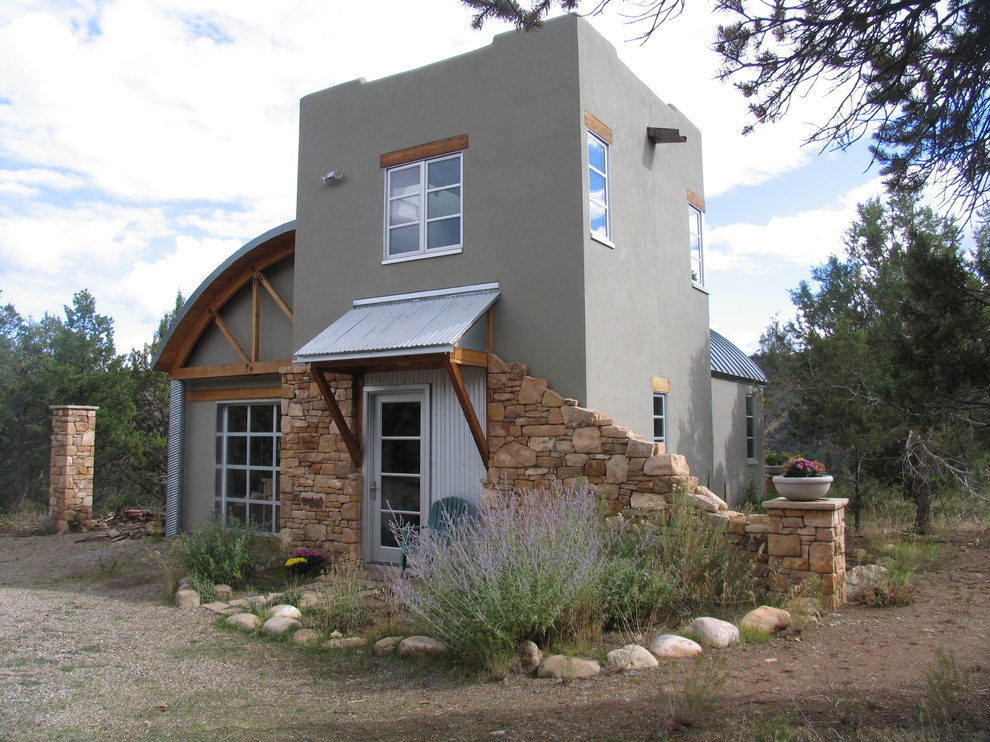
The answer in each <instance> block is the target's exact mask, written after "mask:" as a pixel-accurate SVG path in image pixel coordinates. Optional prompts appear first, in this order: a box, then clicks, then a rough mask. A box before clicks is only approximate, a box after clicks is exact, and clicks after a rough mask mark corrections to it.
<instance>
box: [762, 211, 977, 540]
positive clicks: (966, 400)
mask: <svg viewBox="0 0 990 742" xmlns="http://www.w3.org/2000/svg"><path fill="white" fill-rule="evenodd" d="M987 234H988V232H987V230H986V228H985V227H983V228H981V229H980V230H979V231H978V233H977V241H978V244H979V250H978V251H977V253H976V255H968V254H967V253H966V252H965V251H964V250H963V249H962V246H961V243H962V240H961V232H960V230H959V229H958V227H957V226H956V225H955V224H954V223H953V222H952V221H951V220H950V219H947V218H945V217H942V216H939V215H937V214H935V213H934V212H932V211H931V209H928V208H920V207H919V206H918V203H917V201H916V200H915V199H914V198H912V197H907V196H899V197H895V198H893V199H891V201H890V202H889V203H883V202H881V201H880V200H872V201H869V202H867V203H866V204H861V205H860V206H859V218H858V220H857V221H856V222H855V223H854V224H853V225H852V227H851V228H850V229H849V231H848V233H847V235H846V253H845V257H844V258H843V259H840V258H838V257H836V256H832V257H831V258H830V259H829V260H828V262H827V263H826V264H825V265H823V266H820V267H818V268H815V269H814V270H813V271H812V279H813V284H811V283H807V282H802V284H801V285H800V287H799V288H798V289H797V290H795V291H793V292H792V301H793V302H794V305H795V307H796V309H797V313H796V317H795V319H794V320H791V321H789V322H786V323H780V322H775V323H773V324H771V326H770V327H769V328H768V330H767V332H766V333H765V334H764V336H763V338H762V345H763V352H764V361H765V362H766V363H767V364H768V365H769V366H770V367H771V368H772V369H773V371H774V373H775V374H776V375H777V377H778V378H779V379H780V380H781V381H782V383H784V384H785V385H787V387H788V388H789V389H790V390H791V391H792V393H793V400H794V401H793V405H792V406H791V407H790V409H789V412H790V414H791V415H792V416H793V422H794V424H795V426H796V427H797V428H798V429H799V430H800V431H801V432H802V433H803V434H804V435H806V436H809V439H815V440H819V441H822V442H825V443H828V444H831V445H834V446H835V447H836V448H838V449H839V450H841V451H842V452H844V453H845V454H846V456H847V457H848V459H849V463H850V468H851V469H853V470H854V471H855V472H859V471H861V470H862V467H863V465H864V464H866V463H870V462H874V463H875V462H877V461H886V460H895V461H896V462H898V464H899V475H900V477H901V481H902V482H903V483H904V487H905V491H906V493H907V494H908V496H909V497H910V498H911V499H912V500H913V502H914V503H915V507H916V519H915V529H916V530H917V531H918V532H921V533H924V532H927V531H928V530H929V529H930V526H931V507H932V502H933V498H934V494H935V491H936V488H937V486H938V484H939V483H943V482H952V483H954V484H962V485H964V486H965V487H966V488H967V489H969V490H970V491H974V493H975V488H974V487H973V479H972V475H971V474H970V471H971V465H972V464H973V462H974V461H976V460H977V458H978V453H979V451H980V450H982V449H983V447H984V446H985V443H986V441H985V433H986V432H987V426H988V424H990V417H988V415H987V413H988V411H990V408H988V402H990V349H988V347H987V338H988V336H990V282H988V280H987V272H986V270H985V264H986V262H987V261H986V260H985V259H984V257H983V256H984V255H985V254H986V253H987V251H988V250H990V245H988V243H987V239H986V237H987Z"/></svg>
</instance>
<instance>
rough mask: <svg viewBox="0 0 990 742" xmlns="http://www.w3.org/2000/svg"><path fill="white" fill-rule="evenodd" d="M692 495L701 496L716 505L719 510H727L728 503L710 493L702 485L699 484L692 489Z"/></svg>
mask: <svg viewBox="0 0 990 742" xmlns="http://www.w3.org/2000/svg"><path fill="white" fill-rule="evenodd" d="M694 494H696V495H701V496H702V497H704V498H705V499H706V500H710V501H712V502H714V503H715V504H716V505H718V509H719V510H728V509H729V503H727V502H726V501H725V500H723V499H722V498H721V497H719V496H718V495H716V494H715V493H714V492H712V491H711V490H710V489H708V488H707V487H705V486H704V485H702V484H699V485H698V486H697V487H695V488H694Z"/></svg>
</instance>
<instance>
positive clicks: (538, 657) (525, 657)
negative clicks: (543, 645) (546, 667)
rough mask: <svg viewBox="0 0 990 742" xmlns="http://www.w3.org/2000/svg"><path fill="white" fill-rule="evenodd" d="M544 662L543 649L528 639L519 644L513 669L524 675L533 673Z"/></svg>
mask: <svg viewBox="0 0 990 742" xmlns="http://www.w3.org/2000/svg"><path fill="white" fill-rule="evenodd" d="M541 662H543V651H542V650H541V649H540V648H539V647H538V646H536V644H534V643H533V642H530V641H526V642H523V643H522V644H520V645H519V649H518V651H516V657H515V659H514V660H513V662H512V671H513V672H518V673H522V674H524V675H532V674H533V673H534V672H536V670H537V668H539V666H540V663H541Z"/></svg>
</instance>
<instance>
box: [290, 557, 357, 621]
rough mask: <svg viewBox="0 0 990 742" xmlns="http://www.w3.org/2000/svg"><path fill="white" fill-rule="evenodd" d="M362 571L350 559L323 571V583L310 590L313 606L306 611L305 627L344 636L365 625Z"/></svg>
mask: <svg viewBox="0 0 990 742" xmlns="http://www.w3.org/2000/svg"><path fill="white" fill-rule="evenodd" d="M363 579H364V567H363V566H362V564H361V560H360V559H358V558H357V557H354V556H350V555H347V556H342V557H340V558H338V559H337V560H335V561H334V562H333V563H332V564H331V565H330V566H329V567H328V568H327V569H326V576H325V577H324V578H323V583H322V584H321V585H320V586H319V587H317V588H316V589H314V590H313V592H314V593H316V604H315V605H311V606H309V607H308V608H306V611H305V625H306V626H307V627H308V628H311V629H314V630H316V631H320V632H323V633H325V634H329V633H331V632H333V631H340V632H341V633H347V632H349V631H354V630H356V629H360V628H363V627H364V626H365V625H366V624H367V622H368V616H369V611H368V604H367V602H366V600H365V598H364V596H363V595H362V593H363V592H364V584H363V582H362V580H363Z"/></svg>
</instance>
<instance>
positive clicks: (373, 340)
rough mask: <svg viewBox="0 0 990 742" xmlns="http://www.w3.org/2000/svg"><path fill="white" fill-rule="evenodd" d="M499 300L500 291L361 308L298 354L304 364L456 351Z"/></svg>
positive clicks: (367, 305) (400, 301) (357, 308)
mask: <svg viewBox="0 0 990 742" xmlns="http://www.w3.org/2000/svg"><path fill="white" fill-rule="evenodd" d="M497 298H498V290H497V289H489V290H486V291H475V292H469V293H458V294H445V295H441V296H428V297H421V298H414V299H405V300H395V301H383V302H381V303H372V304H360V305H358V306H355V307H354V308H352V309H351V310H349V311H348V312H347V314H345V315H344V316H343V317H341V318H340V319H338V320H337V321H336V322H334V323H333V324H332V325H330V326H329V327H328V328H327V329H325V330H324V331H323V332H321V333H320V334H319V335H317V336H316V337H315V338H313V339H312V340H310V341H309V342H308V343H306V345H304V346H303V347H302V348H300V349H299V350H298V351H297V352H296V357H297V358H298V359H300V360H304V361H311V360H316V359H320V360H327V359H330V358H333V357H336V356H341V355H350V354H353V353H375V352H383V351H394V350H408V349H413V348H437V347H439V346H453V345H454V343H456V342H457V340H458V338H460V337H461V335H463V334H464V333H465V332H467V331H468V329H469V328H470V327H471V325H473V324H474V323H475V322H476V321H477V320H478V318H479V317H481V315H482V314H484V313H485V310H487V309H488V308H489V307H490V306H491V305H492V304H493V303H494V302H495V300H496V299H497Z"/></svg>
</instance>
